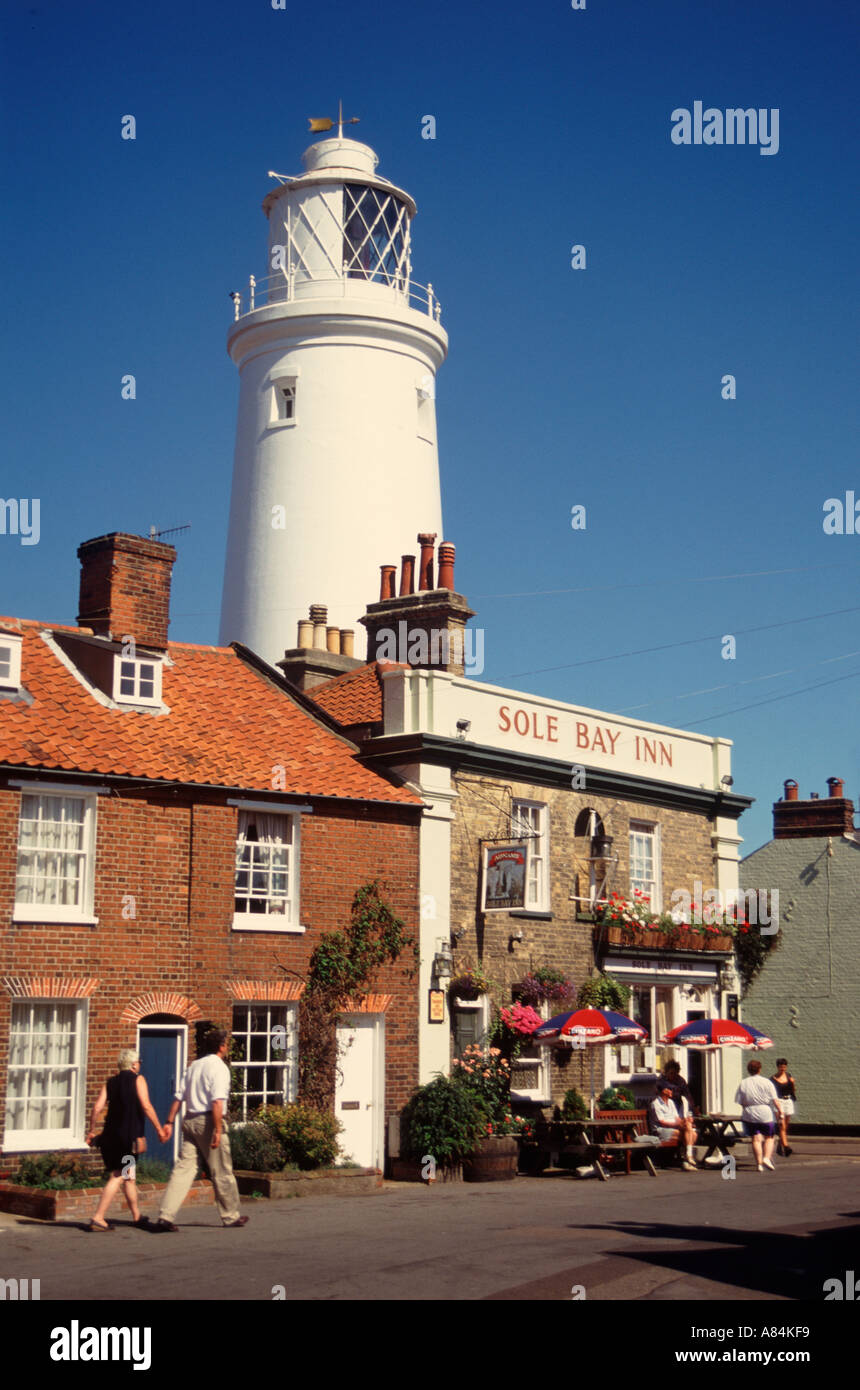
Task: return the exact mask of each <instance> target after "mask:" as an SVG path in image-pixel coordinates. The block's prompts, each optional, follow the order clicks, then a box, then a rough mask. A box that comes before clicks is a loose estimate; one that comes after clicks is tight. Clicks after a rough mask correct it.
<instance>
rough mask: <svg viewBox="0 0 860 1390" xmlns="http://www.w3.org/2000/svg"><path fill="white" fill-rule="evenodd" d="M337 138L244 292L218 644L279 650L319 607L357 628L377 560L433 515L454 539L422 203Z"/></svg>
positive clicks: (288, 204)
mask: <svg viewBox="0 0 860 1390" xmlns="http://www.w3.org/2000/svg"><path fill="white" fill-rule="evenodd" d="M341 132H342V125H341V126H340V127H339V133H338V135H337V136H335V137H333V138H331V139H326V140H320V141H318V142H317V143H316V144H313V145H311V146H310V148H309V149H308V150H306V151H305V154H304V158H303V163H304V168H305V172H304V173H303V174H301V175H299V176H298V177H295V178H284V179H283V180H282V182H281V184H280V186H279V187H278V188H275V189H273V190H272V191H271V192H270V193H269V194H268V195H267V197H266V198H265V199H264V202H263V211H264V212H265V214H266V216H267V218H268V221H269V248H268V251H269V260H268V273H267V275H266V276H264V277H261V278H260V279H257V278H255V277H254V276H252V277H251V280H250V284H249V287H248V290H247V292H246V293H243V294H239V293H238V292H237V293H234V295H233V301H234V321H233V324H232V325H231V328H230V332H229V335H228V340H227V346H228V351H229V353H230V356H231V357H232V359H233V361H234V362H235V363H236V366H237V367H238V369H239V411H238V422H237V428H236V451H235V460H234V468H233V491H232V501H231V507H230V526H229V536H228V542H227V560H226V566H225V574H224V593H223V600H222V607H221V638H220V640H221V642H222V643H228V642H231V641H241V642H244V643H245V644H246V645H248V646H249V647H251V648H252V649H253V650H254V651H256V652H257V653H258V654H259V655H260V656H262V657H264V658H265V659H266V660H268V661H270V662H274V661H276V660H277V659H278V658H279V657H282V656H283V654H284V650H285V648H286V647H289V646H291V645H292V640H293V638H294V634H295V630H296V620H297V619H298V618H304V617H306V615H307V612H308V609H309V606H310V605H311V604H313V603H324V604H326V605H327V606H328V610H329V621H330V622H331V623H332V624H333V625H335V626H337V627H338V628H353V629H356V628H357V632H356V637H357V639H358V640H361V637H360V635H361V634H362V629H361V628H360V627H358V619H359V617H360V616H361V615H362V614H363V612H364V610H365V607H366V605H367V602H368V600H369V599H370V598H372V597H373V595H374V594H375V591H376V589H377V587H378V583H379V579H378V576H379V564H380V557H382V559H387V558H388V557H389V556H392V555H395V556H396V555H399V554H402V553H404V552H405V551H406V550H407V549H408V547H409V546H410V545H412V546H414V541H415V536H416V534H417V533H418V532H419V531H421V532H425V531H426V530H427V528H428V526H430V528H431V529H432V530H435V531H436V533H437V534H438V535H439V537H440V538H441V537H442V535H443V532H442V512H441V497H440V488H439V459H438V452H437V444H436V406H435V397H436V391H435V381H436V371H437V369H438V367H439V366H440V364H441V363H442V362H443V361H444V359H445V356H446V353H447V346H448V338H447V334H446V333H445V330H444V329H443V328H442V326H441V323H440V317H441V314H440V307H439V303H438V300H437V299H436V297H435V294H434V291H433V287H432V285H427V286H423V285H418V284H416V283H415V282H414V281H413V280H412V264H411V259H410V233H411V223H412V218H413V217H414V215H415V204H414V202H413V201H412V199H411V198H410V196H409V194H408V193H405V192H403V190H402V189H400V188H396V187H395V186H394V184H392V183H389V182H388V180H387V179H384V178H382V177H380V175H379V174H377V172H376V167H377V163H378V161H377V156H376V154H375V153H374V151H373V150H372V149H370V147H369V146H368V145H364V144H361V143H360V142H359V141H357V140H350V139H347V138H344V136H343V135H342V133H341ZM275 177H281V176H279V175H276V176H275Z"/></svg>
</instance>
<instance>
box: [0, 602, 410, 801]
mask: <svg viewBox="0 0 860 1390" xmlns="http://www.w3.org/2000/svg"><path fill="white" fill-rule="evenodd" d="M3 629H5V630H6V631H7V632H8V631H12V632H18V633H21V634H22V635H23V637H24V643H23V656H22V662H21V685H22V688H23V690H24V691H25V692H26V693H27V696H30V697H32V703H27V702H26V700H25V699H21V700H15V699H0V762H2V763H6V764H7V765H12V766H15V767H22V766H23V767H32V768H40V769H51V770H54V771H59V770H61V769H62V770H63V771H68V772H89V773H96V774H99V775H101V776H109V775H110V774H115V775H118V776H125V777H135V778H138V777H139V778H144V779H147V780H150V779H151V780H154V781H169V782H180V783H191V784H198V785H214V786H224V787H232V788H247V789H249V790H255V791H260V792H269V793H271V792H272V791H273V790H275V788H273V786H272V778H273V773H274V769H275V767H276V766H277V765H281V766H283V768H284V782H285V786H284V788H283V789H281V788H280V787H278V788H277V790H283V791H285V792H286V793H287V794H289V795H293V796H324V797H343V798H346V799H350V800H352V799H355V800H369V801H387V802H399V803H402V804H406V805H420V804H421V802H420V798H419V797H417V796H416V795H415V794H414V793H413V792H411V791H409V790H408V789H407V788H406V787H400V786H396V785H393V784H392V782H390V781H389V780H388V779H387V778H385V777H383V776H382V775H381V774H379V773H377V772H374V771H373V770H371V769H370V768H367V767H364V766H362V764H361V763H360V762H359V760H358V758H357V756H356V753H355V751H354V749H353V748H352V747H351V746H350V745H349V744H348V743H347V742H346V740H345V739H343V738H341V737H340V736H339V735H337V734H336V733H334V732H333V731H332V730H331V729H329V728H328V727H326V725H325V724H324V722H322V716H321V717H320V719H316V718H315V717H314V715H313V714H312V713H310V712H309V711H308V710H307V709H305V708H304V707H303V697H302V696H301V695H300V694H299V693H298V692H290V691H289V690H285V689H284V688H283V687H282V686H281V685H279V680H280V679H281V678H280V674H279V673H277V672H274V671H272V673H271V676H269V675H267V674H266V672H265V671H261V670H259V669H257V666H256V664H255V660H254V658H253V656H252V654H250V653H249V654H248V656H249V658H250V659H245V658H244V657H243V655H241V654H240V653H241V652H242V649H241V648H239V649H238V650H234V649H233V648H232V647H201V646H192V645H189V644H187V643H183V642H171V643H170V645H169V647H168V654H169V656H170V658H171V661H172V662H173V665H167V664H165V665H164V668H163V682H162V699H163V703H164V705H165V706H167V710H168V711H169V712H167V713H164V712H158V711H154V712H150V711H142V710H140V709H129V708H121V707H118V708H109V707H107V706H106V705H104V704H103V703H101V702H100V701H99V700H98V699H97V698H96V697H95V696H94V695H93V694H92V692H91V690H90V689H89V688H87V686H86V684H82V683H81V680H79V679H78V678H77V677H76V675H75V674H74V673H73V672H72V671H70V670H69V669H68V668H67V666H66V665H64V663H63V662H62V661H61V660H60V658H59V657H58V656H57V655H56V653H55V652H54V651H52V650H51V648H50V647H49V645H48V643H47V642H46V641H45V639H44V637H43V636H42V635H41V634H42V633H43V632H45V631H47V632H48V633H50V632H51V631H53V630H56V631H57V632H63V633H66V634H70V633H79V634H80V635H82V636H87V635H89V634H88V630H87V629H81V628H69V627H66V628H62V629H61V628H59V627H58V628H56V629H50V628H46V626H45V624H41V623H37V622H27V621H24V622H18V621H16V620H15V619H0V630H3ZM66 645H67V646H68V644H66Z"/></svg>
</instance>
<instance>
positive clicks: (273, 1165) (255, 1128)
mask: <svg viewBox="0 0 860 1390" xmlns="http://www.w3.org/2000/svg"><path fill="white" fill-rule="evenodd" d="M230 1152H231V1153H232V1155H233V1167H234V1168H245V1169H246V1170H248V1171H250V1172H252V1173H278V1172H280V1170H281V1169H282V1168H283V1167H284V1166H285V1164H286V1161H287V1160H286V1155H285V1153H284V1146H283V1144H282V1143H281V1141H280V1138H279V1137H278V1135H277V1134H276V1133H275V1132H274V1131H273V1130H272V1129H271V1128H270V1127H269V1126H268V1125H265V1124H257V1123H252V1124H247V1125H241V1126H238V1125H231V1126H230Z"/></svg>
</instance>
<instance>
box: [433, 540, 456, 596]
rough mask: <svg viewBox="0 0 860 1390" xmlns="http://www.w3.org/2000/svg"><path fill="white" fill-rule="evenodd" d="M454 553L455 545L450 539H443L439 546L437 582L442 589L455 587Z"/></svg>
mask: <svg viewBox="0 0 860 1390" xmlns="http://www.w3.org/2000/svg"><path fill="white" fill-rule="evenodd" d="M454 555H455V547H454V546H453V545H452V544H451V542H450V541H443V542H442V544H441V545H440V546H439V578H438V581H437V583H438V587H439V588H440V589H453V588H454Z"/></svg>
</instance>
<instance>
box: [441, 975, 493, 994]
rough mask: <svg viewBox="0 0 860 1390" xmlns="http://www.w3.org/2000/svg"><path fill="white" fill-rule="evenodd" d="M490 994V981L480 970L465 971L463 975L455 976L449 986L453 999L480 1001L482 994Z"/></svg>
mask: <svg viewBox="0 0 860 1390" xmlns="http://www.w3.org/2000/svg"><path fill="white" fill-rule="evenodd" d="M489 992H490V981H489V980H488V979H487V977H486V975H484V974H482V972H481V971H480V970H464V971H463V974H462V975H455V977H454V979H453V980H452V981H451V983H450V984H449V986H448V993H449V995H450V996H451V998H452V999H480V998H481V995H482V994H489Z"/></svg>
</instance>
